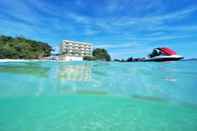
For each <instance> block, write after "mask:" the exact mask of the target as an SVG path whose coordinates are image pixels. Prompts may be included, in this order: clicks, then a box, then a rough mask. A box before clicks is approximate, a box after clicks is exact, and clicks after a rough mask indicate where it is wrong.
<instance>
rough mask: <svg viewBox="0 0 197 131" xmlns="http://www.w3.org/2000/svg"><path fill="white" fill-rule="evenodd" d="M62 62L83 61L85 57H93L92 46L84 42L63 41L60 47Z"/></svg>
mask: <svg viewBox="0 0 197 131" xmlns="http://www.w3.org/2000/svg"><path fill="white" fill-rule="evenodd" d="M60 53H61V54H62V55H61V56H60V60H64V61H82V60H83V57H84V56H92V45H91V44H89V43H84V42H77V41H69V40H63V43H62V44H61V45H60Z"/></svg>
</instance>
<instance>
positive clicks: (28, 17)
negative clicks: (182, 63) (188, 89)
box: [0, 0, 197, 58]
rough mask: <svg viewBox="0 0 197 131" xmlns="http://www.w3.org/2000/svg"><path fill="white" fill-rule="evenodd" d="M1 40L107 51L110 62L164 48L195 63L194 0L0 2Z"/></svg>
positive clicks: (196, 22) (196, 3) (196, 14)
mask: <svg viewBox="0 0 197 131" xmlns="http://www.w3.org/2000/svg"><path fill="white" fill-rule="evenodd" d="M0 34H1V35H11V36H24V37H26V38H30V39H35V40H40V41H43V42H48V43H49V44H50V45H52V46H53V48H55V49H58V47H59V44H60V43H61V41H62V40H63V39H68V40H74V41H83V42H89V43H92V44H93V45H94V46H95V47H101V48H106V49H107V50H108V51H109V52H110V54H111V55H112V56H113V58H127V57H129V56H134V57H143V56H145V55H146V54H147V53H149V52H151V50H152V48H154V47H161V46H167V47H171V48H173V49H175V50H176V51H177V52H178V53H180V54H182V55H184V56H185V57H188V58H191V57H197V51H196V49H197V0H0Z"/></svg>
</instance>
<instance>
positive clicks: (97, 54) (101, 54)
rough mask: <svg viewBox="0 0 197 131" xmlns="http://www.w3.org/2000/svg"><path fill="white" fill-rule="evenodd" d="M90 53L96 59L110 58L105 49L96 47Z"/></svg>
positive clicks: (106, 59) (107, 59)
mask: <svg viewBox="0 0 197 131" xmlns="http://www.w3.org/2000/svg"><path fill="white" fill-rule="evenodd" d="M92 55H93V57H94V58H95V59H96V60H104V61H110V60H111V56H110V55H109V54H108V52H107V50H106V49H102V48H96V49H94V50H93V53H92Z"/></svg>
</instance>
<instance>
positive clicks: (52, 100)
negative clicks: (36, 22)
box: [0, 61, 197, 131]
mask: <svg viewBox="0 0 197 131" xmlns="http://www.w3.org/2000/svg"><path fill="white" fill-rule="evenodd" d="M196 65H197V62H196V61H182V62H170V63H115V62H111V63H105V62H71V63H63V62H62V63H61V62H59V63H58V62H23V63H22V62H20V63H16V62H13V63H0V131H66V130H68V131H120V130H121V131H131V130H137V131H147V130H148V131H160V130H161V131H175V130H177V131H186V130H188V131H196V130H197V95H196V93H197V70H196Z"/></svg>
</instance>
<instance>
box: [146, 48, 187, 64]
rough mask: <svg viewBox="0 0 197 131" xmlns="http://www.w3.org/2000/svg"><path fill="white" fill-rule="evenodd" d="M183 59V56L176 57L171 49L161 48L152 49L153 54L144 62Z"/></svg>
mask: <svg viewBox="0 0 197 131" xmlns="http://www.w3.org/2000/svg"><path fill="white" fill-rule="evenodd" d="M183 58H184V57H183V56H181V55H177V53H176V52H175V51H173V50H172V49H170V48H167V47H162V48H155V49H153V52H152V53H151V54H149V55H148V57H147V58H145V60H144V61H158V62H159V61H178V60H181V59H183Z"/></svg>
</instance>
